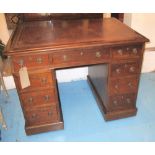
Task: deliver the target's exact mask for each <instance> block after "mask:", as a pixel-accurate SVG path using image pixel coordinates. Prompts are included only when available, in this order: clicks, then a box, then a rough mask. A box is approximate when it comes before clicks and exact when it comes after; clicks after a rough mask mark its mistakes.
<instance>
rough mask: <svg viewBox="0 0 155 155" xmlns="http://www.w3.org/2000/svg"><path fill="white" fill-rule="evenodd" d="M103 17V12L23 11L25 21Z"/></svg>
mask: <svg viewBox="0 0 155 155" xmlns="http://www.w3.org/2000/svg"><path fill="white" fill-rule="evenodd" d="M91 18H103V14H102V13H23V21H39V20H53V19H56V20H70V19H71V20H77V19H91Z"/></svg>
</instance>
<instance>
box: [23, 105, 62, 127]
mask: <svg viewBox="0 0 155 155" xmlns="http://www.w3.org/2000/svg"><path fill="white" fill-rule="evenodd" d="M24 116H25V119H26V125H28V126H33V125H41V124H46V123H57V122H58V121H59V114H58V111H57V106H56V105H53V106H49V107H41V108H36V109H32V110H30V111H25V115H24Z"/></svg>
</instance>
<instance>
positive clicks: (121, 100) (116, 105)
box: [108, 93, 136, 110]
mask: <svg viewBox="0 0 155 155" xmlns="http://www.w3.org/2000/svg"><path fill="white" fill-rule="evenodd" d="M135 105H136V94H134V93H132V94H121V95H115V96H111V97H110V102H109V106H108V107H109V110H121V109H130V108H134V107H135Z"/></svg>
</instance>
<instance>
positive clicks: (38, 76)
mask: <svg viewBox="0 0 155 155" xmlns="http://www.w3.org/2000/svg"><path fill="white" fill-rule="evenodd" d="M14 79H15V82H16V86H17V87H18V89H19V90H20V91H21V92H26V91H32V90H37V89H41V88H50V87H53V86H54V78H53V73H52V72H51V71H50V72H41V73H39V72H31V73H30V72H29V79H30V86H29V87H27V88H24V89H22V87H21V83H20V78H19V76H18V75H14Z"/></svg>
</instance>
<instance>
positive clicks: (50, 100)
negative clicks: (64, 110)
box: [20, 88, 57, 109]
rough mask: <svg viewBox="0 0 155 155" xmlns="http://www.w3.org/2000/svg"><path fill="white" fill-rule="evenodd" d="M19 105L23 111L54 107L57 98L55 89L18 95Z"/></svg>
mask: <svg viewBox="0 0 155 155" xmlns="http://www.w3.org/2000/svg"><path fill="white" fill-rule="evenodd" d="M20 98H21V104H22V106H23V107H24V109H31V108H34V107H37V106H44V105H45V106H47V105H56V104H57V96H56V92H55V88H51V89H49V90H44V91H34V92H29V93H22V94H20Z"/></svg>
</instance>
